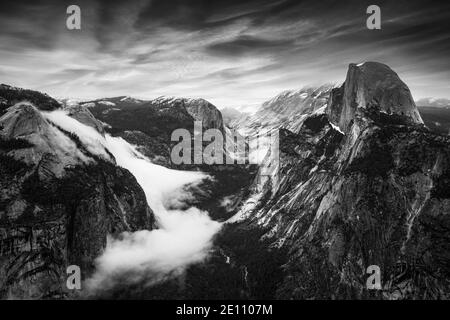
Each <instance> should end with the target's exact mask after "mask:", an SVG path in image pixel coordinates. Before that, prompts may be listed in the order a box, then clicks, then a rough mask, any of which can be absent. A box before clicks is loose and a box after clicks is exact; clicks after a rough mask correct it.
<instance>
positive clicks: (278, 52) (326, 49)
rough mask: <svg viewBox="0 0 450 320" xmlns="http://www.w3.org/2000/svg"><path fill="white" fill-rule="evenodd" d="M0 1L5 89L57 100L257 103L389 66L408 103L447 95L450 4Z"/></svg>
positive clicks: (1, 65) (0, 53)
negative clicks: (77, 18) (371, 17)
mask: <svg viewBox="0 0 450 320" xmlns="http://www.w3.org/2000/svg"><path fill="white" fill-rule="evenodd" d="M70 4H72V2H71V1H66V0H62V1H56V0H42V1H31V0H30V1H20V2H17V1H12V0H6V1H2V8H1V10H0V30H1V33H0V57H1V60H0V77H1V78H0V79H1V82H4V83H9V84H12V85H16V86H21V87H27V88H33V89H38V90H42V91H45V92H48V93H49V94H51V95H55V96H58V97H72V98H99V97H104V96H117V95H132V96H136V97H141V98H154V97H157V96H160V95H170V96H187V97H203V98H206V99H208V100H210V101H211V102H213V103H214V104H216V105H217V106H218V107H219V108H223V107H238V108H239V107H244V106H256V105H259V104H260V103H261V102H263V101H265V100H266V99H268V98H270V97H272V96H274V95H276V94H278V93H279V92H280V91H283V90H287V89H296V88H299V87H302V86H303V85H308V84H322V83H330V82H333V83H339V82H342V81H343V80H344V78H345V72H346V69H347V66H348V64H349V63H351V62H356V63H358V62H361V61H368V60H375V61H380V62H384V63H386V64H388V65H390V66H391V67H392V68H393V69H394V70H395V71H397V72H398V73H399V75H400V76H401V78H402V79H403V80H404V81H405V82H406V83H407V84H408V85H409V86H410V88H411V91H412V93H413V96H414V97H415V98H417V99H418V98H421V97H425V96H434V97H448V91H449V79H450V59H448V56H449V55H450V41H449V40H450V39H449V38H450V31H449V30H450V3H448V2H443V3H440V4H439V3H437V2H434V1H433V2H426V1H419V0H417V1H406V0H399V1H395V2H394V1H378V2H377V5H379V6H380V7H381V14H382V29H381V30H368V29H367V28H366V26H365V25H366V18H367V14H366V8H367V6H368V5H370V4H372V2H369V1H357V0H350V1H329V0H326V1H312V0H306V1H297V0H279V1H269V0H251V1H242V0H232V1H230V0H228V1H225V0H215V1H211V0H190V1H186V0H139V1H132V2H125V1H101V0H97V1H86V0H81V1H78V2H77V4H78V5H79V6H80V7H81V11H82V29H81V30H77V31H69V30H67V29H66V27H65V19H66V18H67V15H66V8H67V6H68V5H70Z"/></svg>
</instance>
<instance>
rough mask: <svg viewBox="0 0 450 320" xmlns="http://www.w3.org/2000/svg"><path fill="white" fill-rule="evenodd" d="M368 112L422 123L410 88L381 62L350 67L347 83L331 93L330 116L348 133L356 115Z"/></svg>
mask: <svg viewBox="0 0 450 320" xmlns="http://www.w3.org/2000/svg"><path fill="white" fill-rule="evenodd" d="M367 109H372V110H376V111H378V112H384V113H387V114H389V115H398V116H401V117H402V118H404V119H405V121H408V122H409V123H412V124H420V123H423V120H422V118H421V116H420V114H419V111H418V110H417V108H416V105H415V103H414V100H413V98H412V96H411V92H410V91H409V88H408V86H407V85H406V84H405V83H404V82H403V81H402V80H400V78H399V77H398V75H397V74H396V73H395V72H394V71H393V70H392V69H391V68H389V67H388V66H387V65H385V64H382V63H378V62H365V63H362V64H358V65H356V64H350V66H349V69H348V72H347V78H346V79H345V82H344V84H343V85H342V86H341V87H340V88H337V89H333V91H332V93H331V96H330V99H329V101H328V106H327V113H328V115H329V117H330V119H331V121H333V122H335V123H337V124H338V125H339V127H340V128H341V129H342V130H344V131H345V130H347V129H348V128H349V126H350V125H351V121H352V120H353V119H354V117H355V115H356V114H358V113H359V112H360V111H361V110H367Z"/></svg>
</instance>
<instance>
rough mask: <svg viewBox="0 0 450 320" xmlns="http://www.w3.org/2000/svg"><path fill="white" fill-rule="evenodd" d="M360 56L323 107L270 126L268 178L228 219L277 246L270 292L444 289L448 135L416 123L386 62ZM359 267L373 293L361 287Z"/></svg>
mask: <svg viewBox="0 0 450 320" xmlns="http://www.w3.org/2000/svg"><path fill="white" fill-rule="evenodd" d="M366 64H367V65H366ZM366 64H364V65H362V66H356V65H350V69H349V72H348V77H347V79H346V83H345V84H344V85H343V86H342V87H341V89H337V90H338V91H339V90H341V95H340V96H339V95H338V96H337V93H336V89H335V90H334V91H333V93H332V94H331V96H330V101H329V103H328V107H327V108H328V110H327V113H326V114H318V113H317V112H316V113H313V114H310V115H309V116H307V118H306V119H305V120H304V121H303V124H302V126H301V127H300V129H299V131H298V132H291V131H288V130H284V129H282V130H281V132H280V164H279V165H280V170H279V176H278V179H276V180H269V181H266V182H265V183H263V184H262V185H258V186H256V183H260V182H259V181H260V180H259V181H258V180H256V181H257V182H255V187H254V189H253V190H254V194H253V195H252V196H251V197H250V199H251V200H252V205H244V206H243V209H242V210H241V212H240V215H237V217H236V218H235V220H236V221H241V222H242V221H246V222H251V223H252V224H253V225H254V226H260V227H262V228H263V229H264V230H268V231H266V233H265V235H264V237H263V239H271V240H272V243H273V245H274V246H277V247H280V248H283V249H285V250H288V252H289V253H288V257H289V258H288V262H287V263H286V264H285V265H284V271H285V274H284V280H283V281H282V284H280V285H279V286H278V289H277V297H279V298H284V299H291V298H294V299H305V298H308V299H310V298H312V299H314V298H315V299H320V298H325V299H347V298H385V299H407V298H415V299H422V298H429V299H436V298H449V296H450V287H449V284H448V277H449V273H448V271H447V270H450V244H449V242H448V240H447V234H448V230H450V229H449V228H450V215H449V212H450V211H449V209H450V193H449V192H448V190H450V175H449V174H450V139H449V138H448V137H445V136H441V135H437V134H434V133H431V132H430V131H429V130H428V129H427V128H425V127H424V126H423V124H422V120H421V118H420V116H419V115H418V111H417V109H416V107H415V105H414V103H413V102H412V99H410V93H409V90H408V88H407V87H406V85H404V84H403V82H401V81H400V80H399V79H398V77H397V75H396V74H395V73H394V72H393V71H392V70H391V69H389V68H388V67H387V66H384V65H381V64H375V63H366ZM339 97H340V98H339ZM374 101H377V103H374ZM372 102H373V104H372V105H368V104H370V103H372ZM280 127H281V124H280ZM255 199H256V201H255ZM370 265H378V266H379V267H380V269H381V273H382V277H381V278H382V285H383V290H381V291H369V290H367V287H366V279H367V274H366V268H367V267H368V266H370Z"/></svg>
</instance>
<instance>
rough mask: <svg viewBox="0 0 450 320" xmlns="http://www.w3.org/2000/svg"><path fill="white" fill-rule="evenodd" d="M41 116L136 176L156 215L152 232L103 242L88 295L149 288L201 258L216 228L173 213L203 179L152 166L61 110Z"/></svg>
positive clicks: (202, 216)
mask: <svg viewBox="0 0 450 320" xmlns="http://www.w3.org/2000/svg"><path fill="white" fill-rule="evenodd" d="M47 118H49V119H51V120H52V121H53V122H54V123H56V124H57V125H58V126H60V127H62V128H63V129H65V130H67V131H70V132H72V133H74V134H76V135H77V136H78V137H79V138H80V140H81V141H82V142H83V143H84V144H86V146H87V147H88V148H89V151H90V152H93V153H95V154H97V155H103V153H104V148H105V147H106V148H107V149H108V150H109V151H110V152H111V153H112V154H113V155H114V157H115V159H116V162H117V165H119V166H121V167H123V168H126V169H128V170H129V171H130V172H131V173H132V174H133V175H134V176H135V177H136V180H137V181H138V183H139V184H140V185H141V187H142V188H143V190H144V192H145V195H146V198H147V202H148V204H149V206H150V207H151V209H152V210H153V212H154V214H155V216H156V220H157V225H158V229H155V230H151V231H150V230H141V231H137V232H125V233H123V234H121V235H120V237H119V238H116V239H114V238H112V237H109V238H108V242H107V246H106V249H105V251H104V253H103V254H102V255H101V256H100V257H98V259H97V260H96V272H95V273H94V275H93V276H92V277H91V278H90V279H88V280H87V281H86V284H87V287H88V288H89V290H90V291H91V292H95V291H97V290H108V289H111V288H113V287H114V286H115V285H116V284H118V283H119V282H120V284H121V285H123V284H133V283H137V282H140V283H142V284H143V285H152V284H154V283H156V282H158V281H160V280H162V279H164V278H166V277H168V276H170V275H174V274H179V273H181V272H182V271H183V270H184V269H185V268H186V267H187V266H189V265H190V264H193V263H198V262H201V261H202V260H204V259H205V258H206V257H207V255H208V251H209V250H210V249H211V246H212V239H213V237H214V235H215V234H216V233H217V232H218V231H219V230H220V227H221V224H220V223H218V222H215V221H213V220H211V219H210V218H209V216H208V213H207V212H204V211H201V210H199V209H197V208H194V207H191V208H188V209H186V210H184V209H183V210H182V209H178V207H181V205H182V204H183V203H184V201H186V200H187V199H189V198H190V197H191V195H190V194H189V193H188V192H187V191H186V189H185V188H184V187H185V186H186V185H192V184H197V183H199V182H201V181H202V180H203V179H207V178H209V177H208V176H207V175H205V174H203V173H200V172H187V171H177V170H171V169H167V168H165V167H162V166H158V165H155V164H153V163H151V162H150V160H149V159H148V158H146V157H145V156H144V155H142V154H141V153H139V151H137V150H136V148H135V147H134V146H132V145H130V144H129V143H128V142H126V141H125V140H123V139H122V138H116V137H112V136H109V135H106V136H105V137H103V136H102V135H101V134H99V133H98V132H97V131H96V130H95V129H93V128H90V127H88V126H86V125H84V124H81V123H80V122H78V121H77V120H75V119H72V118H70V117H69V116H68V115H67V114H65V112H62V111H55V112H52V113H48V114H47ZM169 204H170V205H169ZM177 204H178V205H179V206H177ZM173 208H175V209H173Z"/></svg>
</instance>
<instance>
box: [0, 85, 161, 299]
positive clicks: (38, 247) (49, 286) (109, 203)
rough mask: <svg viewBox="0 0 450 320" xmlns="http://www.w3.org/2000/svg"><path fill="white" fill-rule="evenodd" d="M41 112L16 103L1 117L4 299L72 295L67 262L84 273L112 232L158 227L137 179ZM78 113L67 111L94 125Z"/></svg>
mask: <svg viewBox="0 0 450 320" xmlns="http://www.w3.org/2000/svg"><path fill="white" fill-rule="evenodd" d="M19 92H22V90H19ZM17 99H19V97H17ZM40 109H42V108H39V107H38V106H34V105H33V104H30V103H18V104H16V105H14V106H12V107H10V108H9V109H8V110H7V111H6V113H4V114H3V116H2V117H0V297H1V298H32V299H35V298H62V297H67V296H68V295H70V293H69V292H68V291H67V288H66V287H65V282H66V277H67V275H66V268H67V266H69V265H72V264H75V265H78V266H80V267H81V271H82V275H83V277H86V276H88V275H89V274H90V273H91V272H92V271H93V266H94V264H93V263H94V259H95V258H96V257H97V256H99V255H100V254H101V253H102V251H103V249H104V247H105V245H106V237H107V235H108V234H111V235H115V234H118V233H120V232H122V231H134V230H140V229H151V228H152V225H153V214H152V212H151V210H150V208H149V207H148V205H147V201H146V198H145V195H144V192H143V190H142V189H141V187H140V186H139V185H138V184H137V182H136V180H135V178H134V177H133V176H132V175H131V174H130V173H129V172H128V171H127V170H125V169H122V168H119V167H117V166H116V165H115V160H114V158H113V157H112V155H111V154H110V153H108V151H107V150H104V149H100V151H99V152H97V153H93V152H92V150H90V148H89V146H86V145H85V144H84V143H83V142H82V141H81V139H80V138H79V137H78V136H77V135H76V134H73V133H70V132H67V131H65V130H64V129H63V128H61V127H59V126H57V125H56V124H55V123H53V122H52V121H51V117H48V116H46V114H45V113H42V111H41V110H40ZM44 109H47V107H45V108H44ZM78 111H79V112H81V114H80V113H78V112H77V110H75V109H72V110H70V112H69V114H70V115H71V116H73V118H75V119H81V120H82V121H88V122H89V123H90V124H91V125H92V127H93V128H96V127H97V125H98V123H95V121H94V120H93V119H92V118H91V117H90V115H89V114H88V113H86V110H81V109H80V110H78Z"/></svg>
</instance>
